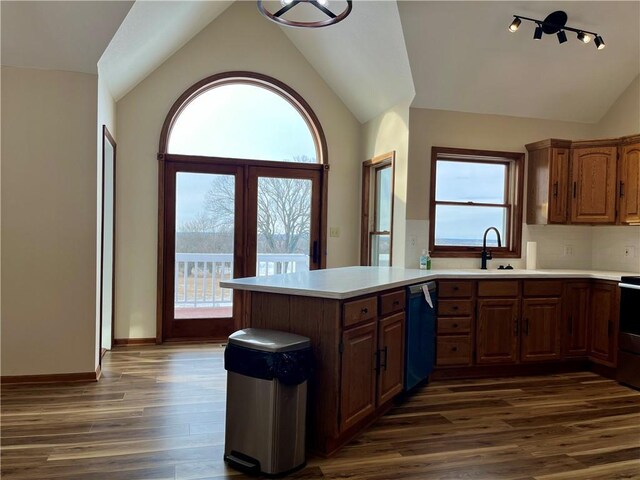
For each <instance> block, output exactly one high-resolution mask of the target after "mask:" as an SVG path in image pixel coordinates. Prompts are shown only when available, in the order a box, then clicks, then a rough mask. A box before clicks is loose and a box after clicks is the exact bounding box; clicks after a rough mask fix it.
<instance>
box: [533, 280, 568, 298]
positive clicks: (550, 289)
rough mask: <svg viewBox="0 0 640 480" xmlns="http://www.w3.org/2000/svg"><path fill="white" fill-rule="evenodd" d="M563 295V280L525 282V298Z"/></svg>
mask: <svg viewBox="0 0 640 480" xmlns="http://www.w3.org/2000/svg"><path fill="white" fill-rule="evenodd" d="M561 294H562V280H525V282H524V296H525V297H559V296H560V295H561Z"/></svg>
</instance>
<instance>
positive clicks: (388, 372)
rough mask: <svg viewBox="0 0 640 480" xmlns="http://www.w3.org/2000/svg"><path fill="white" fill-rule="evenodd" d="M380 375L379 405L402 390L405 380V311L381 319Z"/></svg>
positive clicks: (379, 333)
mask: <svg viewBox="0 0 640 480" xmlns="http://www.w3.org/2000/svg"><path fill="white" fill-rule="evenodd" d="M378 328H379V330H378V339H379V341H378V343H379V345H380V350H379V355H380V359H379V362H380V377H379V379H378V405H382V404H384V403H386V402H388V401H389V400H391V399H392V398H393V397H395V396H396V395H397V394H398V393H400V392H401V391H402V388H403V380H404V313H398V314H396V315H392V316H390V317H386V318H383V319H382V320H380V324H379V327H378Z"/></svg>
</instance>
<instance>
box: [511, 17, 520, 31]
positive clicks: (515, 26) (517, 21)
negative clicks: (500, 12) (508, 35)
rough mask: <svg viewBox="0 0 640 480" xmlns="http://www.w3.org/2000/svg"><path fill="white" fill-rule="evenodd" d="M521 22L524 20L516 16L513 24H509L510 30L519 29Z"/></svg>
mask: <svg viewBox="0 0 640 480" xmlns="http://www.w3.org/2000/svg"><path fill="white" fill-rule="evenodd" d="M521 23H522V20H520V19H519V18H518V17H516V18H514V19H513V22H511V25H509V31H510V32H515V31H516V30H518V27H520V24H521Z"/></svg>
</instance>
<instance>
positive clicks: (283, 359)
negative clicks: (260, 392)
mask: <svg viewBox="0 0 640 480" xmlns="http://www.w3.org/2000/svg"><path fill="white" fill-rule="evenodd" d="M224 368H225V370H228V371H230V372H236V373H239V374H241V375H245V376H247V377H252V378H261V379H263V380H273V379H274V378H275V379H277V380H278V381H280V382H281V383H283V384H284V385H300V384H301V383H302V382H304V381H305V380H308V379H309V378H310V377H311V374H312V373H313V355H312V353H311V349H310V348H305V349H302V350H294V351H291V352H262V351H260V350H254V349H252V348H244V347H240V346H238V345H234V344H233V343H230V344H228V345H227V348H226V349H225V351H224Z"/></svg>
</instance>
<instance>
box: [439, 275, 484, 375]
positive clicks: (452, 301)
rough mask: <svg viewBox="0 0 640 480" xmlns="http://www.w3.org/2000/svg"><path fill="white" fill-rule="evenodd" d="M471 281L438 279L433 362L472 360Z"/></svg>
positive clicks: (452, 363) (467, 362) (441, 364)
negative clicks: (434, 359) (434, 357)
mask: <svg viewBox="0 0 640 480" xmlns="http://www.w3.org/2000/svg"><path fill="white" fill-rule="evenodd" d="M474 287H475V282H472V281H464V280H460V281H455V280H454V281H452V280H442V281H439V282H438V319H437V323H436V366H438V367H446V366H468V365H471V364H472V362H473V321H474V314H475V301H474Z"/></svg>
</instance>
